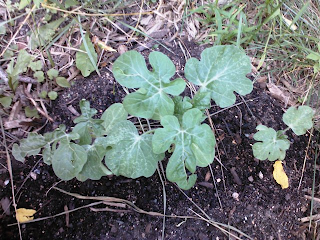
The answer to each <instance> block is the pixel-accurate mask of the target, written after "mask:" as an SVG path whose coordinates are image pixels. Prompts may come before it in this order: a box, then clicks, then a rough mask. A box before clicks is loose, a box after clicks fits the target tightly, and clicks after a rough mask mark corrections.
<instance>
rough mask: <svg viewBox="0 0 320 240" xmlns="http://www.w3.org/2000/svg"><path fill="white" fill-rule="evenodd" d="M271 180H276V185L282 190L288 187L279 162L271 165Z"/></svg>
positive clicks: (285, 175)
mask: <svg viewBox="0 0 320 240" xmlns="http://www.w3.org/2000/svg"><path fill="white" fill-rule="evenodd" d="M273 168H274V170H273V178H274V179H275V180H276V182H277V183H278V184H280V185H281V187H282V189H285V188H288V187H289V179H288V177H287V174H286V173H285V172H284V170H283V167H282V162H281V161H279V160H278V161H276V162H275V163H274V164H273Z"/></svg>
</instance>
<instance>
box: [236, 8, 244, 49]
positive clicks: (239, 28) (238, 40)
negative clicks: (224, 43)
mask: <svg viewBox="0 0 320 240" xmlns="http://www.w3.org/2000/svg"><path fill="white" fill-rule="evenodd" d="M242 17H243V13H242V12H241V13H240V19H239V25H238V34H237V47H238V48H240V41H241V31H242Z"/></svg>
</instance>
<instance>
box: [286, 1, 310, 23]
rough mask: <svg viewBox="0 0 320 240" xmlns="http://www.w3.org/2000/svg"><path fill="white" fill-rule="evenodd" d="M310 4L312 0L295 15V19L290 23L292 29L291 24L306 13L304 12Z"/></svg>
mask: <svg viewBox="0 0 320 240" xmlns="http://www.w3.org/2000/svg"><path fill="white" fill-rule="evenodd" d="M309 5H310V1H308V2H307V3H306V4H305V5H304V6H303V7H302V8H301V10H300V11H299V12H298V14H297V15H296V16H295V17H294V19H293V20H292V22H291V24H290V25H289V28H290V29H291V26H292V25H294V24H295V23H296V22H297V21H298V20H299V19H300V18H301V16H302V15H303V14H304V12H305V11H306V10H307V9H308V7H309Z"/></svg>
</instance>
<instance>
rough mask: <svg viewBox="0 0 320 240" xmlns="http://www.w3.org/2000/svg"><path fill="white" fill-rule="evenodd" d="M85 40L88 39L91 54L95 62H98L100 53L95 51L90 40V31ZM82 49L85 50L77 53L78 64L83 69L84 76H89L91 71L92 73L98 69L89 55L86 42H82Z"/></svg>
mask: <svg viewBox="0 0 320 240" xmlns="http://www.w3.org/2000/svg"><path fill="white" fill-rule="evenodd" d="M85 41H86V44H87V46H88V48H89V50H90V53H91V56H92V57H93V61H94V62H95V63H97V61H98V55H97V53H96V52H95V50H94V46H93V44H92V43H91V41H90V38H89V33H86V35H85ZM80 50H82V51H84V52H77V53H76V66H77V68H78V69H79V70H80V71H81V74H82V76H84V77H88V76H89V75H90V73H92V72H93V71H95V70H96V69H95V67H94V66H93V65H92V63H91V62H90V59H89V56H88V54H87V52H86V48H85V44H84V42H82V44H81V46H80Z"/></svg>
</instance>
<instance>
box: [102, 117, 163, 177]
mask: <svg viewBox="0 0 320 240" xmlns="http://www.w3.org/2000/svg"><path fill="white" fill-rule="evenodd" d="M105 146H107V147H108V148H107V152H106V155H105V163H106V165H107V167H108V168H109V169H110V170H111V171H112V172H113V173H114V174H115V175H121V176H125V177H129V178H138V177H141V176H144V177H150V176H152V175H153V174H154V172H155V170H156V169H157V165H158V161H160V160H162V159H163V158H164V154H161V153H160V154H156V153H154V152H153V151H152V136H151V135H150V134H142V135H139V134H138V131H137V129H136V127H135V126H134V124H133V123H132V122H130V121H127V120H124V121H121V122H119V123H118V124H116V125H115V126H114V129H113V131H112V132H111V133H110V134H109V135H108V137H107V138H106V143H105Z"/></svg>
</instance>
